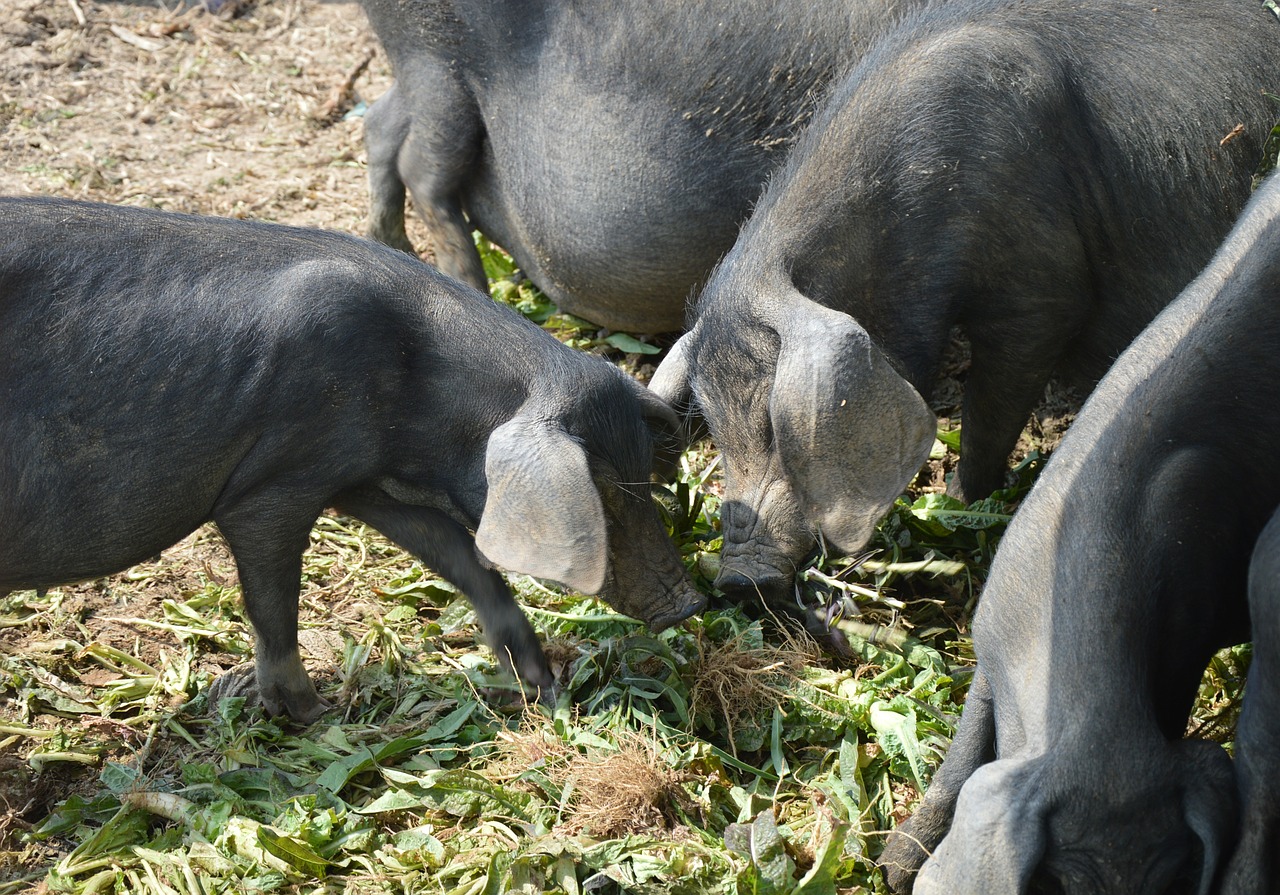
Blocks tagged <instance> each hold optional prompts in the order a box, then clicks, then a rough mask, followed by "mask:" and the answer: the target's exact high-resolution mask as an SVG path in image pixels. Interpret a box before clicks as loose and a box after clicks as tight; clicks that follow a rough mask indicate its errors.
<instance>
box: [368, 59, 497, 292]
mask: <svg viewBox="0 0 1280 895" xmlns="http://www.w3.org/2000/svg"><path fill="white" fill-rule="evenodd" d="M482 136H483V126H482V122H481V119H480V112H479V110H478V109H477V108H476V106H475V102H474V100H473V99H472V98H471V96H470V94H469V93H468V92H467V90H466V89H465V87H463V85H461V84H459V83H457V82H456V81H455V80H454V78H453V76H452V75H451V74H450V73H449V72H448V71H447V70H445V69H443V68H439V67H431V66H426V67H424V68H423V69H421V70H415V72H414V80H413V83H412V84H405V83H404V79H400V80H397V82H396V83H395V84H394V85H393V86H392V88H391V89H390V90H388V91H387V92H386V93H385V94H383V96H382V97H381V98H379V99H378V101H377V102H376V103H374V104H373V106H372V107H371V108H370V109H369V111H368V113H367V114H366V115H365V146H366V148H367V149H368V153H369V203H370V206H369V235H370V236H371V237H373V238H374V239H377V240H379V241H381V242H385V243H386V244H388V245H391V246H394V247H395V248H398V249H402V250H404V251H407V252H410V253H411V254H412V252H413V248H412V246H411V245H410V244H409V239H408V237H407V236H406V235H405V232H404V195H405V187H406V186H408V188H409V192H410V193H411V194H412V195H413V205H414V208H416V209H417V211H418V214H419V215H421V216H422V220H423V221H424V222H425V223H426V225H427V230H428V232H429V233H430V236H431V243H432V249H433V250H434V252H435V256H436V266H437V267H439V268H440V270H442V271H444V272H445V273H447V274H448V275H449V276H451V277H453V278H454V279H457V280H461V281H462V282H464V283H468V284H470V285H472V286H475V287H476V288H477V289H480V290H481V291H483V292H487V291H488V280H487V279H486V277H485V273H484V267H483V265H482V264H481V263H480V255H479V254H478V253H477V252H476V247H475V244H474V243H473V242H472V239H471V230H472V225H471V223H470V222H469V221H468V220H467V218H466V216H465V215H464V213H463V210H462V190H463V186H464V184H465V183H466V181H467V179H468V178H469V177H470V176H471V175H472V174H473V169H474V168H475V166H476V165H477V164H478V163H479V162H478V159H479V155H480V147H481V140H482Z"/></svg>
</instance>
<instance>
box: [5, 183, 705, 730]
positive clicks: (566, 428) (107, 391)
mask: <svg viewBox="0 0 1280 895" xmlns="http://www.w3.org/2000/svg"><path fill="white" fill-rule="evenodd" d="M646 422H648V423H652V424H655V425H656V426H658V427H659V428H660V429H663V430H664V431H665V430H666V429H667V428H669V427H670V426H671V425H673V424H674V422H675V420H674V416H673V415H672V414H671V411H670V409H669V408H667V407H666V406H665V405H663V404H662V402H661V401H659V400H658V399H656V398H654V397H652V396H650V395H648V393H647V392H646V390H645V389H643V388H641V387H640V386H638V385H637V384H635V383H634V382H633V381H632V380H630V379H629V378H628V377H626V376H625V375H623V374H622V373H621V372H620V371H619V370H617V369H616V368H614V367H613V366H611V365H610V364H608V363H607V362H605V361H603V360H601V359H599V358H592V357H588V356H585V355H583V354H580V353H577V352H575V351H573V350H571V349H569V348H567V347H565V346H563V345H561V344H560V343H559V342H557V341H556V340H555V339H554V338H552V337H551V336H550V335H548V334H547V333H545V332H543V331H542V330H540V329H539V328H538V327H536V326H534V325H533V324H531V323H529V322H528V321H526V320H524V319H523V318H522V317H520V316H519V315H518V314H516V313H514V312H512V311H510V310H508V309H506V308H503V307H501V306H498V305H496V304H495V303H493V302H491V301H489V300H488V299H487V298H486V297H484V296H482V295H480V294H478V293H476V292H474V291H473V290H472V289H470V288H467V287H464V286H461V285H460V284H458V283H455V282H454V281H452V280H450V279H449V278H447V277H445V276H443V275H441V274H439V273H438V272H437V271H435V270H434V269H432V268H430V267H428V266H427V265H425V264H422V263H420V262H418V261H417V260H415V259H412V258H409V257H408V256H407V255H404V254H403V253H401V252H397V251H394V250H392V249H389V248H386V247H384V246H380V245H376V244H373V243H369V242H366V241H364V240H360V239H356V238H353V237H349V236H345V235H341V234H337V233H327V232H321V231H311V230H301V229H293V228H287V227H280V226H272V225H266V224H252V223H244V222H238V221H231V220H221V219H215V218H197V217H187V216H180V215H173V214H164V213H159V212H154V211H144V210H140V209H134V208H121V207H113V206H108V205H92V204H85V203H78V202H70V201H61V200H48V199H45V200H41V199H0V592H3V591H5V590H10V589H15V588H42V587H48V586H50V585H55V584H60V583H65V582H70V581H76V580H81V579H86V578H92V577H97V576H100V575H106V574H109V573H112V572H116V571H119V570H120V569H124V568H126V567H128V566H129V565H131V564H133V563H136V562H139V561H141V560H143V559H145V558H147V557H149V556H152V555H154V554H155V553H157V552H158V551H160V550H162V549H163V548H165V547H168V546H169V545H171V544H172V543H174V542H175V541H177V540H178V539H180V538H181V537H183V536H184V535H186V534H187V533H188V532H190V531H192V530H193V529H195V528H196V527H197V526H199V525H200V524H201V523H203V522H205V521H207V520H213V521H214V522H216V523H217V525H218V528H219V529H220V531H221V532H222V535H223V536H224V537H225V538H226V541H227V544H228V545H229V547H230V548H231V552H232V553H233V554H234V556H235V560H236V565H237V567H238V568H239V571H240V581H241V584H242V585H243V590H244V599H245V607H246V609H247V611H248V615H249V619H250V621H251V622H252V623H253V627H254V632H255V635H256V642H257V649H256V660H255V665H256V672H257V685H258V690H259V692H260V695H261V698H262V702H263V704H264V705H265V706H266V708H267V709H268V710H269V711H270V712H273V713H279V712H287V713H288V714H289V715H291V716H292V717H294V718H295V719H298V720H300V721H304V722H306V721H311V720H313V719H315V718H316V717H317V716H318V715H319V714H320V713H321V712H322V711H323V710H324V708H325V707H326V703H325V702H324V701H323V700H322V699H321V698H320V697H319V696H318V695H317V693H316V690H315V687H314V686H313V685H312V682H311V681H310V679H309V678H308V676H307V674H306V672H305V670H304V669H303V666H302V661H301V659H300V657H299V654H298V645H297V614H298V592H299V580H300V568H301V565H300V564H301V555H302V551H303V550H304V549H305V547H306V546H307V540H308V533H309V532H310V530H311V525H312V523H313V521H314V520H315V518H316V516H317V515H318V514H319V513H320V512H321V511H322V510H323V509H324V508H326V507H336V508H337V509H339V510H340V511H342V512H345V513H348V514H350V515H352V516H355V517H357V518H359V519H362V520H364V521H365V522H367V523H368V524H370V525H372V526H373V527H374V528H376V529H378V530H379V531H381V532H383V533H384V534H386V535H387V536H388V537H389V538H391V539H392V540H393V541H395V542H397V543H398V544H400V545H401V546H403V547H404V548H405V549H407V550H408V551H409V552H411V553H413V554H414V555H416V556H418V557H419V558H420V559H421V560H422V561H423V562H424V563H426V564H427V565H429V566H430V567H431V568H433V569H435V570H436V571H438V572H439V573H440V574H441V575H443V576H444V577H445V578H447V579H448V580H450V581H452V582H453V583H454V584H456V585H457V586H458V587H459V588H461V590H462V591H463V592H464V593H466V594H467V596H468V597H470V599H471V601H472V604H473V605H474V606H475V608H476V613H477V615H478V616H479V618H480V621H481V624H482V625H483V627H484V630H485V633H486V636H487V638H488V641H489V644H490V646H491V647H492V648H493V650H494V651H495V652H496V653H497V655H498V658H499V660H500V661H502V663H503V664H504V665H506V666H507V667H509V668H511V667H514V670H515V671H516V672H517V673H518V675H519V677H520V678H522V679H523V680H524V681H525V682H526V683H527V684H529V685H530V686H532V687H535V688H547V687H549V686H550V685H551V684H552V677H551V672H550V669H549V668H548V665H547V662H546V659H545V657H544V656H543V654H542V650H541V648H540V647H539V645H538V642H537V639H536V637H535V635H534V632H533V629H532V628H531V627H530V625H529V622H528V620H527V619H526V618H525V617H524V615H523V613H521V612H520V610H519V608H518V607H517V606H516V605H515V603H514V601H513V599H512V597H511V593H510V591H509V590H508V589H507V587H506V585H505V584H504V583H503V581H502V578H501V577H500V576H499V574H498V573H497V572H496V571H494V570H493V569H492V567H491V563H494V564H497V565H500V566H503V567H505V568H507V569H510V570H512V571H518V572H525V573H528V574H531V575H536V576H540V577H544V578H550V579H554V580H556V581H560V582H563V583H564V584H566V585H568V586H570V587H573V588H575V589H577V590H580V591H582V592H584V593H598V594H600V595H601V596H602V597H604V598H605V599H606V600H608V601H609V602H610V603H612V604H613V605H614V606H616V607H617V608H618V609H619V610H621V611H623V612H626V613H628V614H629V615H633V616H635V617H637V618H640V619H643V620H644V621H646V622H648V623H649V624H651V625H653V626H655V627H662V626H665V625H670V624H672V623H674V622H676V621H678V620H680V619H683V618H685V617H686V616H688V615H690V614H691V613H693V612H695V611H697V610H698V609H699V607H700V605H701V602H702V599H701V597H700V596H699V595H698V594H697V592H696V591H695V590H694V589H693V587H692V585H691V583H690V582H689V580H688V578H687V576H686V575H685V571H684V567H683V566H682V565H681V562H680V558H679V556H678V555H677V553H676V551H675V548H674V546H673V545H672V543H671V541H670V540H669V539H668V538H667V537H666V534H665V532H664V530H663V528H662V525H661V523H660V521H659V517H658V514H657V511H656V509H655V508H654V507H653V505H652V504H651V501H650V499H649V496H648V487H649V486H648V484H647V481H648V474H649V469H650V467H651V464H652V445H653V436H651V434H650V430H649V428H648V426H647V425H646ZM472 530H474V531H475V537H474V540H473V538H472V535H471V531H472Z"/></svg>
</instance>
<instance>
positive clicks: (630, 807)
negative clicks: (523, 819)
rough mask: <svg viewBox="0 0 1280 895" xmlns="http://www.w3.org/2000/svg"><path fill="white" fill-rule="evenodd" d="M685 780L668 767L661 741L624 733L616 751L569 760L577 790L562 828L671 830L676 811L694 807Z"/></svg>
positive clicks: (613, 833)
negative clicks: (643, 738)
mask: <svg viewBox="0 0 1280 895" xmlns="http://www.w3.org/2000/svg"><path fill="white" fill-rule="evenodd" d="M684 779H685V775H684V774H683V773H681V772H679V771H677V770H675V769H674V768H671V767H668V766H667V765H666V763H665V761H664V760H663V757H662V753H661V750H660V748H659V747H658V744H657V743H646V742H644V741H643V740H641V739H640V738H639V737H637V736H635V735H632V736H629V737H621V738H619V748H618V751H616V752H610V753H608V754H607V755H591V754H579V755H576V756H574V758H573V760H572V761H570V762H569V767H568V782H569V785H570V786H572V787H573V790H572V792H571V793H570V796H569V806H570V807H569V811H568V815H567V817H566V818H565V822H564V824H563V825H562V827H563V829H564V830H565V831H566V832H568V833H586V834H587V835H588V836H593V837H595V838H597V839H618V838H621V837H623V836H628V835H632V834H636V833H647V832H654V831H658V830H663V831H665V830H671V829H672V828H673V827H675V826H676V824H677V809H679V808H685V809H686V810H688V809H689V807H690V805H689V798H688V796H687V795H686V794H685V792H684V790H683V789H682V788H681V786H680V784H681V783H682V782H683V781H684Z"/></svg>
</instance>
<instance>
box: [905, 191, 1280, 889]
mask: <svg viewBox="0 0 1280 895" xmlns="http://www.w3.org/2000/svg"><path fill="white" fill-rule="evenodd" d="M1278 293H1280V180H1277V179H1275V178H1272V179H1271V180H1270V181H1269V182H1268V183H1267V184H1266V185H1265V186H1264V187H1263V189H1262V190H1261V191H1260V192H1259V194H1258V195H1257V197H1256V198H1255V199H1254V200H1253V202H1252V203H1251V204H1250V205H1249V206H1248V208H1247V209H1246V210H1245V212H1244V214H1243V215H1242V216H1241V218H1240V222H1239V224H1238V225H1237V226H1236V228H1235V229H1234V230H1233V231H1232V233H1231V236H1230V237H1229V238H1228V239H1227V241H1226V242H1225V243H1224V244H1223V246H1222V249H1221V250H1220V251H1219V252H1218V254H1217V255H1216V256H1215V258H1214V259H1213V262H1212V263H1211V264H1210V265H1209V266H1208V267H1207V268H1206V269H1205V270H1204V272H1203V273H1202V274H1201V275H1200V277H1198V278H1197V279H1196V280H1195V281H1194V282H1193V283H1192V284H1191V285H1190V286H1189V287H1188V288H1187V289H1186V291H1184V292H1183V293H1182V295H1181V296H1180V297H1179V298H1178V300H1177V301H1176V302H1174V303H1173V304H1172V305H1170V306H1169V307H1168V308H1167V309H1166V310H1165V311H1164V312H1163V313H1162V314H1161V315H1160V316H1158V317H1157V318H1156V319H1155V321H1154V322H1152V323H1151V325H1150V326H1148V327H1147V329H1146V330H1145V331H1144V332H1143V333H1142V334H1141V335H1140V336H1139V337H1138V338H1137V339H1136V340H1135V341H1134V343H1133V344H1132V345H1131V346H1130V347H1129V349H1128V350H1127V351H1126V352H1125V353H1124V354H1122V355H1121V356H1120V359H1119V360H1117V361H1116V363H1115V366H1114V367H1112V369H1111V370H1110V372H1108V373H1107V375H1106V376H1105V377H1104V378H1103V379H1102V381H1101V383H1099V385H1098V388H1097V390H1096V391H1095V392H1094V393H1093V395H1092V396H1091V397H1090V398H1089V400H1088V401H1087V402H1086V403H1085V405H1084V408H1083V409H1082V411H1081V412H1080V415H1079V417H1078V418H1077V419H1076V421H1075V424H1074V425H1073V426H1072V428H1071V431H1070V432H1068V433H1067V436H1066V438H1065V439H1064V440H1063V442H1062V445H1061V446H1060V447H1059V448H1058V450H1057V451H1056V452H1055V453H1054V456H1053V459H1052V460H1051V461H1050V462H1049V464H1048V466H1047V467H1046V469H1045V471H1044V473H1043V475H1042V476H1041V477H1040V480H1039V481H1038V482H1037V483H1036V486H1035V487H1034V488H1033V489H1032V492H1031V494H1030V495H1029V496H1028V497H1027V499H1026V501H1025V502H1024V503H1023V506H1022V508H1021V509H1020V510H1019V511H1018V514H1017V515H1016V516H1015V517H1014V520H1013V522H1012V524H1011V525H1010V526H1009V530H1008V533H1007V534H1006V535H1005V537H1004V540H1003V541H1002V542H1001V544H1000V549H999V551H998V552H997V554H996V558H995V562H994V563H993V565H992V568H991V576H990V578H989V579H988V582H987V585H986V588H985V589H984V591H983V594H982V600H981V602H980V603H979V605H978V611H977V615H976V617H975V618H974V623H973V643H974V652H975V653H976V655H977V658H978V668H977V674H976V678H975V683H974V685H973V688H972V690H971V692H970V695H969V697H968V701H967V703H966V705H965V711H964V715H963V716H962V718H961V721H960V728H959V730H958V732H957V734H956V739H955V742H954V743H953V744H952V747H951V749H950V751H949V752H948V753H947V757H946V760H945V761H944V762H943V765H942V768H941V769H940V770H939V771H938V773H937V775H936V776H935V778H934V781H933V783H932V785H931V786H930V788H929V791H928V793H927V794H926V796H925V799H924V801H923V802H922V803H921V805H920V807H919V808H918V809H917V811H916V814H915V816H914V817H912V818H911V820H910V821H909V822H908V823H907V824H906V825H905V827H904V828H903V829H902V830H901V831H900V832H899V833H898V834H896V836H895V837H894V838H892V839H891V840H890V844H889V847H888V848H887V849H886V850H885V853H884V855H883V856H882V858H881V860H882V863H884V865H885V866H886V869H887V871H888V874H887V875H888V878H889V881H890V883H891V885H892V886H893V887H894V888H895V889H897V890H898V891H905V890H906V889H908V888H910V883H911V876H910V872H911V871H912V870H914V869H915V868H916V867H918V866H919V865H920V864H921V862H923V861H924V859H925V857H926V854H928V853H929V852H932V856H931V857H930V858H929V860H928V862H927V863H925V864H924V867H923V869H921V870H920V875H919V878H918V879H917V880H916V881H915V892H916V893H917V895H969V893H972V895H1000V893H1010V895H1012V893H1026V892H1069V893H1076V892H1087V893H1095V895H1166V893H1174V892H1176V893H1184V892H1185V893H1191V892H1196V893H1201V895H1204V893H1207V892H1209V891H1211V890H1212V886H1213V884H1214V882H1215V880H1216V879H1217V877H1218V876H1219V874H1220V873H1221V870H1222V867H1223V865H1224V864H1225V863H1226V860H1227V858H1228V856H1229V855H1230V853H1231V847H1232V845H1233V842H1234V837H1235V831H1236V817H1235V806H1236V786H1235V782H1234V779H1233V776H1232V767H1231V762H1230V760H1229V759H1228V758H1227V755H1226V753H1225V752H1224V751H1223V750H1222V749H1221V747H1219V746H1218V745H1217V744H1216V743H1209V742H1202V741H1194V740H1184V739H1182V736H1183V733H1184V731H1185V729H1186V725H1187V714H1188V712H1189V711H1190V708H1191V705H1192V702H1193V700H1194V699H1195V695H1196V691H1197V688H1198V686H1199V683H1200V679H1201V676H1202V674H1203V673H1204V668H1205V664H1206V663H1207V662H1208V660H1209V657H1210V656H1211V655H1212V654H1213V651H1214V650H1216V649H1218V648H1220V647H1222V646H1225V645H1230V644H1234V643H1239V642H1241V641H1243V640H1245V639H1247V638H1248V625H1247V621H1248V614H1247V599H1246V582H1247V574H1248V570H1249V561H1250V554H1251V552H1252V551H1253V548H1254V544H1255V541H1256V540H1257V539H1258V535H1259V532H1261V531H1262V530H1263V527H1264V526H1265V525H1266V524H1267V521H1268V519H1269V518H1270V517H1271V514H1272V511H1273V510H1274V509H1275V507H1276V506H1277V505H1278V504H1280V479H1277V478H1276V477H1275V476H1274V475H1271V474H1270V470H1271V469H1272V467H1273V466H1274V462H1275V445H1276V444H1277V441H1278V440H1280V414H1277V412H1276V408H1277V407H1280V301H1277V297H1278ZM1273 534H1274V533H1273ZM1272 540H1274V537H1273V538H1272ZM1264 549H1265V548H1264ZM1259 568H1260V569H1262V568H1274V557H1271V558H1269V559H1268V560H1267V561H1266V563H1265V564H1264V565H1261V566H1259ZM1271 586H1274V583H1272V585H1271ZM1273 616H1274V609H1272V610H1271V612H1270V614H1269V615H1262V616H1260V617H1259V618H1255V621H1254V624H1255V626H1256V625H1258V624H1259V623H1260V621H1261V623H1264V624H1266V625H1267V626H1266V627H1264V628H1262V629H1258V628H1256V627H1255V635H1256V636H1257V637H1259V638H1260V639H1261V638H1272V637H1273V635H1274V629H1273V628H1271V627H1270V626H1269V624H1270V623H1269V622H1266V621H1264V620H1266V619H1270V618H1271V617H1273ZM1260 655H1262V654H1260ZM1273 670H1274V669H1273V668H1272V663H1271V661H1270V657H1266V658H1264V661H1263V662H1262V663H1259V664H1258V665H1256V666H1255V668H1254V669H1253V670H1252V671H1251V673H1250V677H1251V680H1250V682H1249V687H1248V690H1247V695H1246V700H1245V701H1246V706H1249V703H1250V700H1251V699H1253V698H1254V697H1258V696H1262V701H1260V702H1256V703H1255V705H1256V706H1257V707H1259V708H1261V709H1262V710H1263V712H1264V713H1266V712H1271V713H1274V709H1275V703H1274V702H1273V701H1271V700H1270V699H1269V698H1268V697H1267V696H1265V695H1264V694H1267V693H1270V692H1274V685H1275V680H1274V679H1273V677H1272V672H1273ZM1255 674H1257V675H1262V676H1263V677H1262V678H1261V680H1260V681H1258V680H1253V679H1252V678H1253V677H1254V676H1255ZM1255 685H1257V686H1258V687H1260V688H1265V689H1262V690H1261V691H1260V692H1256V691H1255ZM1249 711H1250V708H1248V707H1247V708H1246V716H1247V715H1248V713H1249ZM1266 729H1267V727H1266V724H1265V723H1264V724H1263V725H1261V726H1259V727H1254V726H1253V725H1251V724H1250V723H1248V722H1247V720H1246V721H1242V722H1241V730H1240V738H1239V743H1240V747H1241V753H1242V758H1243V756H1244V755H1246V754H1250V755H1251V754H1252V753H1251V752H1250V750H1251V749H1252V747H1254V746H1255V745H1257V746H1260V748H1259V749H1258V751H1257V753H1256V754H1257V755H1258V756H1259V757H1260V758H1261V762H1262V764H1261V767H1263V768H1266V767H1268V766H1270V767H1272V768H1274V760H1273V759H1272V758H1271V757H1270V756H1273V755H1274V752H1275V741H1274V739H1273V738H1272V737H1271V736H1269V735H1266V734H1265V731H1266ZM1258 734H1262V736H1258ZM1242 765H1243V766H1244V767H1246V768H1249V767H1252V765H1251V764H1250V763H1249V762H1248V761H1242ZM1255 770H1256V768H1255ZM1246 779H1249V777H1248V775H1247V774H1246ZM1274 791H1275V777H1274V775H1269V776H1268V777H1267V779H1266V781H1265V782H1260V783H1259V789H1258V790H1257V791H1256V795H1258V796H1259V797H1260V799H1259V800H1257V801H1256V804H1255V803H1254V802H1252V801H1251V800H1250V799H1249V798H1248V795H1249V789H1246V800H1245V804H1246V805H1247V806H1250V805H1252V806H1253V807H1254V808H1256V812H1252V811H1247V812H1246V813H1245V815H1244V819H1245V824H1244V830H1245V832H1246V839H1245V842H1246V843H1249V842H1252V843H1253V845H1254V847H1255V849H1256V850H1250V849H1248V848H1246V849H1244V850H1242V851H1241V852H1240V853H1239V854H1237V856H1236V864H1237V865H1238V869H1239V870H1241V871H1242V873H1243V872H1245V871H1248V870H1250V869H1252V868H1253V867H1255V866H1257V867H1260V866H1261V865H1260V864H1257V863H1256V862H1260V861H1263V860H1266V861H1271V860H1273V858H1274V853H1275V841H1274V839H1270V840H1268V839H1267V838H1266V836H1265V834H1266V831H1267V830H1268V829H1269V830H1270V831H1271V834H1272V835H1274V831H1275V829H1276V827H1275V822H1274V820H1271V821H1270V824H1271V825H1270V827H1267V826H1263V825H1261V824H1262V821H1263V820H1264V819H1266V818H1274V817H1275V812H1276V802H1275V799H1274V797H1273V796H1272V795H1271V794H1273V793H1274ZM1250 830H1253V831H1254V833H1255V834H1256V835H1255V836H1253V837H1252V838H1250V836H1249V831H1250ZM1224 891H1226V892H1230V893H1232V895H1243V893H1245V892H1259V893H1261V892H1263V891H1269V890H1263V889H1254V888H1248V887H1242V888H1232V887H1228V888H1227V889H1225V890H1224Z"/></svg>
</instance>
